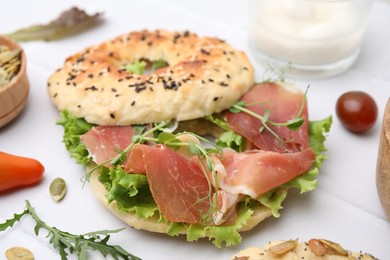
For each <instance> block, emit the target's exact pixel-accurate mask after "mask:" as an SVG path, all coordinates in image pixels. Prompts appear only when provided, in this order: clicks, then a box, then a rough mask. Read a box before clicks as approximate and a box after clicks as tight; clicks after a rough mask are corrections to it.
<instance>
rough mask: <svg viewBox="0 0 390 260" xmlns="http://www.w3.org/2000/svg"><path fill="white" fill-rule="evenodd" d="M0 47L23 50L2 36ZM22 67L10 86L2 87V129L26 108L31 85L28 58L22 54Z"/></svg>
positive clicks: (0, 37)
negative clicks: (27, 67) (27, 65)
mask: <svg viewBox="0 0 390 260" xmlns="http://www.w3.org/2000/svg"><path fill="white" fill-rule="evenodd" d="M0 45H7V46H8V47H10V49H16V48H21V47H20V45H19V44H18V43H16V42H15V41H13V40H11V39H8V38H6V37H2V36H0ZM20 58H21V65H20V69H19V72H18V74H17V75H15V76H14V77H13V78H12V80H11V81H10V82H9V83H8V85H6V86H3V87H0V128H1V127H3V126H5V125H6V124H7V123H9V122H10V121H11V120H12V119H14V118H15V117H16V116H17V115H19V113H20V112H21V111H22V109H23V108H24V106H25V104H26V101H27V98H28V94H29V90H30V84H29V81H28V78H27V73H26V56H25V54H24V52H23V51H22V52H21V55H20Z"/></svg>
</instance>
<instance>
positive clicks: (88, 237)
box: [0, 200, 140, 260]
mask: <svg viewBox="0 0 390 260" xmlns="http://www.w3.org/2000/svg"><path fill="white" fill-rule="evenodd" d="M26 208H27V209H26V210H24V211H23V212H22V213H21V214H14V218H12V219H8V220H6V222H5V223H2V224H0V231H4V230H5V229H7V228H8V227H12V226H13V225H14V224H15V223H16V222H18V221H20V220H21V218H22V217H23V216H25V215H27V214H29V215H30V216H31V217H32V218H33V219H34V220H35V223H36V224H35V227H34V232H35V234H36V235H37V236H38V235H39V231H40V230H41V229H45V230H46V231H47V232H48V234H47V236H46V237H47V238H50V240H49V243H50V244H52V245H53V247H54V248H55V249H57V250H58V251H59V253H60V255H61V259H67V255H68V253H70V254H76V255H77V256H78V259H80V260H87V259H88V254H87V251H90V250H97V251H99V252H100V253H101V254H102V255H103V256H105V257H106V256H108V255H110V256H112V257H113V258H114V259H119V258H121V259H132V260H138V259H140V258H139V257H137V256H135V255H132V254H130V253H129V252H127V251H126V250H125V249H123V248H122V247H120V246H118V245H109V244H107V242H108V240H109V239H110V234H113V233H118V232H119V231H121V230H122V229H117V230H100V231H95V232H90V233H86V234H82V235H74V234H71V233H69V232H66V231H62V230H59V229H58V228H56V227H51V226H49V225H47V224H46V223H45V222H43V221H42V220H41V219H40V218H39V217H38V215H37V214H36V212H35V210H34V208H33V207H32V206H31V204H30V202H29V201H28V200H26Z"/></svg>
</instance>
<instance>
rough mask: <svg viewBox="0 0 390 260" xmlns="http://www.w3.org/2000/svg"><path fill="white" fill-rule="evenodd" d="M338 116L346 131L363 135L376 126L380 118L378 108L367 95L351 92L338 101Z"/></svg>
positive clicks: (360, 92)
mask: <svg viewBox="0 0 390 260" xmlns="http://www.w3.org/2000/svg"><path fill="white" fill-rule="evenodd" d="M336 114H337V117H338V118H339V120H340V122H341V123H342V125H343V126H344V127H345V128H346V129H348V130H350V131H352V132H355V133H363V132H365V131H367V130H369V129H370V128H371V127H373V126H374V124H375V122H376V120H377V117H378V107H377V105H376V103H375V100H374V99H373V98H372V97H371V96H370V95H368V94H367V93H365V92H362V91H350V92H346V93H344V94H343V95H341V96H340V97H339V99H338V100H337V103H336Z"/></svg>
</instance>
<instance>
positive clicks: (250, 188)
mask: <svg viewBox="0 0 390 260" xmlns="http://www.w3.org/2000/svg"><path fill="white" fill-rule="evenodd" d="M315 159H316V155H315V153H314V152H313V151H312V150H311V149H305V150H303V151H301V152H295V153H278V152H272V151H262V150H253V151H247V152H244V153H236V152H234V151H232V150H229V151H226V152H224V157H223V160H222V161H221V163H222V164H223V166H224V168H225V169H224V170H225V172H224V173H223V172H222V173H221V172H219V173H218V174H220V175H219V176H218V179H219V186H220V188H221V189H222V190H224V191H227V192H228V193H231V194H245V195H249V196H250V197H252V198H254V199H255V198H257V197H258V196H260V195H262V194H264V193H266V192H268V191H270V190H272V189H273V188H276V187H278V186H279V185H282V184H284V183H286V182H288V181H290V180H292V179H294V178H295V177H297V176H299V175H301V174H303V173H305V172H307V171H308V170H309V169H310V168H311V166H312V164H313V162H314V161H315Z"/></svg>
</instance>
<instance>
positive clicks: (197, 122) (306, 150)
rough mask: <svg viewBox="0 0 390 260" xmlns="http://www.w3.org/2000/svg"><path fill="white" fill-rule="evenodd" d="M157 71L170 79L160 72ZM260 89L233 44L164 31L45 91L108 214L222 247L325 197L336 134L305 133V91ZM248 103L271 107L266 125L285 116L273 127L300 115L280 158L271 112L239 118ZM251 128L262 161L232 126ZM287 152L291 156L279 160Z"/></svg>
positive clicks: (102, 53) (75, 65) (87, 63)
mask: <svg viewBox="0 0 390 260" xmlns="http://www.w3.org/2000/svg"><path fill="white" fill-rule="evenodd" d="M161 61H162V63H164V65H165V67H164V66H163V67H159V66H157V67H159V68H157V69H155V68H154V67H155V64H156V63H161ZM141 65H142V66H141ZM148 67H152V69H151V71H147V72H146V73H145V72H144V73H142V70H144V69H146V70H147V69H148ZM253 82H254V79H253V68H252V66H251V64H250V62H249V60H248V59H247V57H246V55H245V54H244V53H243V52H241V51H238V50H235V49H233V48H232V47H230V46H229V45H228V44H227V43H225V42H223V41H221V40H219V39H217V38H207V37H199V36H197V35H195V34H193V33H189V32H182V33H177V32H167V31H163V30H159V31H153V32H149V31H141V32H132V33H129V34H126V35H122V36H119V37H117V38H115V39H113V40H110V41H106V42H104V43H102V44H99V45H96V46H92V47H90V48H87V49H85V50H83V51H81V52H79V53H77V54H75V55H73V56H71V57H69V58H68V59H67V60H66V62H65V64H64V67H63V68H61V69H59V70H58V71H56V72H54V73H53V75H52V76H51V77H50V78H49V80H48V91H49V94H50V96H51V98H52V100H53V102H54V104H55V105H56V106H57V108H58V109H59V110H60V111H61V118H60V120H59V121H58V124H60V125H62V126H63V127H64V136H63V142H64V143H65V145H66V148H67V149H68V151H69V152H70V155H71V157H73V158H75V159H76V160H77V162H78V163H80V164H82V165H83V166H85V167H86V168H87V169H88V176H90V179H89V181H90V184H91V188H92V191H93V192H94V194H95V195H96V197H97V198H98V199H99V200H100V201H101V202H102V203H103V204H104V206H106V207H108V209H109V210H110V211H111V212H112V213H114V214H115V215H116V216H117V217H119V218H120V219H122V220H123V221H124V222H125V223H127V224H128V225H129V226H131V227H134V228H136V229H142V230H147V231H151V232H158V233H166V234H168V235H170V236H175V235H179V234H184V235H186V236H187V240H188V241H196V240H198V239H201V238H205V237H207V238H208V239H209V240H211V241H212V243H213V244H214V245H215V246H216V247H222V246H232V245H236V244H238V243H240V241H241V239H242V237H241V235H240V233H241V232H242V231H246V230H250V229H252V228H253V227H255V226H256V225H258V224H259V223H260V222H261V221H263V220H264V219H265V218H268V217H270V216H275V217H278V216H279V212H278V211H279V210H280V209H281V208H282V202H283V201H284V199H285V197H286V196H287V192H288V190H289V189H290V188H297V189H299V190H300V191H301V192H306V191H310V190H313V189H315V188H316V187H317V185H316V183H317V182H316V180H315V177H316V176H317V174H318V168H319V166H320V165H321V163H322V161H323V160H324V157H323V155H322V152H323V151H325V148H324V146H323V142H324V141H325V137H324V134H325V133H326V132H327V131H329V126H330V123H331V120H330V119H325V120H320V121H318V122H315V123H314V125H315V128H316V129H315V131H314V132H311V133H309V128H308V127H309V122H307V120H306V119H307V118H308V116H307V115H308V111H307V106H306V105H304V104H306V102H305V98H306V97H305V95H304V93H303V91H300V90H299V89H298V88H293V87H291V86H289V85H286V84H282V83H270V82H267V83H263V84H258V85H253ZM244 97H247V98H249V99H246V100H243V98H244ZM246 102H248V104H252V105H255V104H256V105H260V106H262V105H266V106H268V107H271V106H273V108H272V109H271V111H272V112H267V111H264V114H266V113H268V116H267V115H265V116H266V117H270V118H271V119H272V118H273V116H274V115H275V116H277V117H279V115H281V116H282V118H279V119H278V121H277V122H284V121H286V122H287V121H288V122H291V119H296V118H290V117H295V116H296V115H297V113H298V112H299V115H300V116H301V119H299V121H300V122H302V125H303V127H298V128H299V129H295V130H294V132H293V131H292V130H291V129H289V128H287V127H285V126H284V128H283V129H281V130H284V131H283V134H286V138H287V139H286V140H287V142H288V145H286V146H284V144H282V143H281V142H279V141H280V140H279V141H278V140H276V139H275V138H276V137H275V135H277V134H276V133H275V132H273V133H274V134H271V135H269V134H270V133H271V132H272V130H271V129H270V128H269V127H268V126H267V129H269V130H271V131H269V130H267V129H266V130H264V131H262V130H261V129H262V127H261V125H258V124H262V122H264V121H265V119H263V120H260V119H259V116H256V113H260V114H263V112H261V111H252V110H251V111H252V112H250V113H249V114H248V115H249V118H248V115H247V114H246V113H244V112H239V111H237V108H238V107H239V106H243V103H244V104H245V103H246ZM240 104H241V105H240ZM229 108H230V109H229ZM231 108H235V109H236V110H234V109H233V110H231ZM251 108H252V109H253V107H250V106H248V107H247V110H250V109H251ZM258 108H259V109H262V108H261V107H258ZM279 108H281V109H279ZM266 110H268V108H266ZM220 112H221V113H220ZM270 113H271V115H270ZM272 113H274V114H272ZM233 114H234V115H238V116H239V117H241V118H243V117H245V119H234V115H233ZM229 116H230V117H229ZM260 117H261V116H260ZM229 118H230V120H229ZM243 121H247V122H252V123H253V124H249V125H250V126H251V128H253V129H250V130H251V134H255V135H260V134H262V132H263V133H266V134H267V135H265V136H266V138H268V139H269V141H267V143H269V146H270V147H273V148H271V150H267V149H261V148H260V147H258V146H256V145H258V143H256V144H255V143H253V142H251V140H250V139H249V138H248V139H246V137H245V133H242V132H240V130H242V129H238V130H237V132H235V130H234V129H233V126H232V127H231V126H230V125H229V124H234V125H236V126H237V124H238V125H240V126H241V122H243ZM292 122H295V123H294V124H295V125H296V123H297V121H296V120H292ZM282 124H283V123H281V124H278V125H282ZM242 125H243V126H244V128H245V129H247V128H248V127H247V126H248V124H242ZM278 127H279V126H278ZM239 128H240V127H239ZM263 128H264V127H263ZM295 128H297V126H295ZM274 130H275V131H277V130H278V129H274ZM268 131H269V132H268ZM277 132H279V131H277ZM200 135H209V136H207V137H210V135H213V136H214V137H216V139H215V140H212V141H210V142H209V143H208V144H209V147H210V146H213V147H214V149H208V148H209V147H207V146H203V145H202V143H201V141H202V142H203V143H204V142H206V143H207V142H208V139H207V138H204V137H200ZM278 137H279V136H278ZM309 137H310V139H311V140H310V143H311V144H314V145H313V149H312V148H311V147H309ZM279 138H280V137H279ZM186 140H187V141H186ZM291 140H293V141H294V142H291ZM214 141H215V142H214ZM287 142H286V143H287ZM295 144H296V145H295ZM283 147H284V148H286V150H287V149H288V150H289V151H291V154H283V153H280V152H278V151H279V150H281V148H283ZM294 149H297V150H294ZM249 150H250V151H249ZM317 156H318V157H317ZM227 157H229V158H231V160H230V159H226V160H225V158H227ZM234 158H235V159H234ZM229 162H235V163H234V165H233V164H229ZM204 163H206V165H204ZM246 166H249V167H246ZM208 171H209V172H208ZM235 173H239V174H237V175H234V174H235ZM249 175H251V176H252V177H248V176H249ZM224 176H228V177H230V180H231V182H229V183H228V180H227V179H228V178H226V183H224V181H225V177H224ZM235 176H236V177H235ZM248 180H249V181H248ZM219 182H221V186H220V185H219ZM223 183H224V185H222V184H223Z"/></svg>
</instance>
